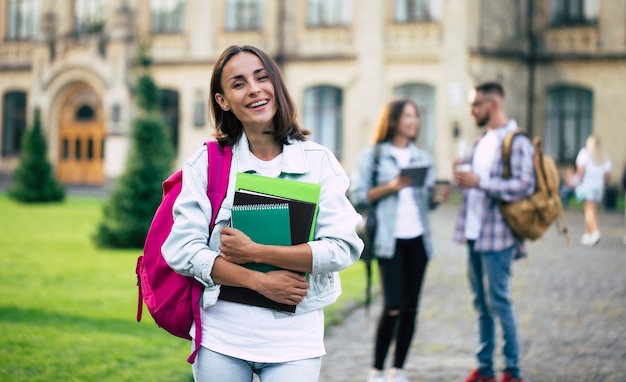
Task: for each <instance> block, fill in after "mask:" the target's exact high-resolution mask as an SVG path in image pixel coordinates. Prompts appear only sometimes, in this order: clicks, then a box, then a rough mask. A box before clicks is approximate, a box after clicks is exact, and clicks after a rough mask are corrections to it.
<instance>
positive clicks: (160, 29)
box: [150, 0, 186, 34]
mask: <svg viewBox="0 0 626 382" xmlns="http://www.w3.org/2000/svg"><path fill="white" fill-rule="evenodd" d="M185 2H186V1H185V0H150V14H151V16H152V21H151V25H152V27H151V28H152V33H163V34H165V33H182V32H183V31H184V30H185Z"/></svg>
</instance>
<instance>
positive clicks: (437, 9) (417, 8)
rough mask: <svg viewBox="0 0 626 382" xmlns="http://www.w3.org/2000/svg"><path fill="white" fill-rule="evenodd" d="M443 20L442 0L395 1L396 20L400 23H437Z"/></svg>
mask: <svg viewBox="0 0 626 382" xmlns="http://www.w3.org/2000/svg"><path fill="white" fill-rule="evenodd" d="M440 18H441V0H395V1H394V20H395V21H396V22H398V23H410V22H415V21H436V20H439V19H440Z"/></svg>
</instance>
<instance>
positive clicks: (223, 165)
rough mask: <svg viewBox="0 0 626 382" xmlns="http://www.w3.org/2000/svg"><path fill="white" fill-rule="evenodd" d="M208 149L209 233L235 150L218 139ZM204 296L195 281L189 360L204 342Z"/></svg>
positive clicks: (192, 298)
mask: <svg viewBox="0 0 626 382" xmlns="http://www.w3.org/2000/svg"><path fill="white" fill-rule="evenodd" d="M205 144H206V146H207V151H208V158H209V163H208V168H207V196H208V197H209V201H210V202H211V222H210V223H209V233H211V232H213V227H215V218H216V217H217V212H218V211H219V209H220V207H221V205H222V202H223V201H224V198H225V197H226V190H227V189H228V177H229V175H230V163H231V162H232V158H233V152H232V148H231V147H230V146H225V147H223V148H221V147H220V146H219V144H218V143H217V142H216V141H208V142H206V143H205ZM201 297H202V285H201V284H200V283H194V284H193V287H192V289H191V300H192V301H194V302H195V303H194V304H193V305H192V307H191V311H192V314H193V322H194V323H195V325H196V335H195V341H194V342H195V346H194V351H193V353H191V355H190V356H189V358H187V362H189V363H193V362H194V361H195V359H196V355H197V354H198V350H200V345H201V344H202V322H201V320H200V304H199V301H200V298H201Z"/></svg>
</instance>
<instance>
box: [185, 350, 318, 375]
mask: <svg viewBox="0 0 626 382" xmlns="http://www.w3.org/2000/svg"><path fill="white" fill-rule="evenodd" d="M321 366H322V358H321V357H318V358H309V359H302V360H298V361H291V362H281V363H263V362H250V361H246V360H242V359H239V358H235V357H229V356H227V355H224V354H220V353H216V352H214V351H211V350H209V349H207V348H204V347H201V348H200V351H199V352H198V356H197V357H196V362H194V364H193V366H192V370H193V379H194V381H197V382H213V381H215V382H218V381H232V382H251V381H252V376H253V374H256V375H258V376H259V379H260V380H261V382H291V381H298V382H317V381H318V379H319V374H320V368H321Z"/></svg>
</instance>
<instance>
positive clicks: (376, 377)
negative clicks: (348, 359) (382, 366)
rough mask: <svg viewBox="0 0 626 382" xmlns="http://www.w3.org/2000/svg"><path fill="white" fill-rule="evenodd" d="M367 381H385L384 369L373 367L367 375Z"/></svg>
mask: <svg viewBox="0 0 626 382" xmlns="http://www.w3.org/2000/svg"><path fill="white" fill-rule="evenodd" d="M367 382H385V374H383V371H382V370H378V369H372V370H370V373H369V374H368V375H367Z"/></svg>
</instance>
